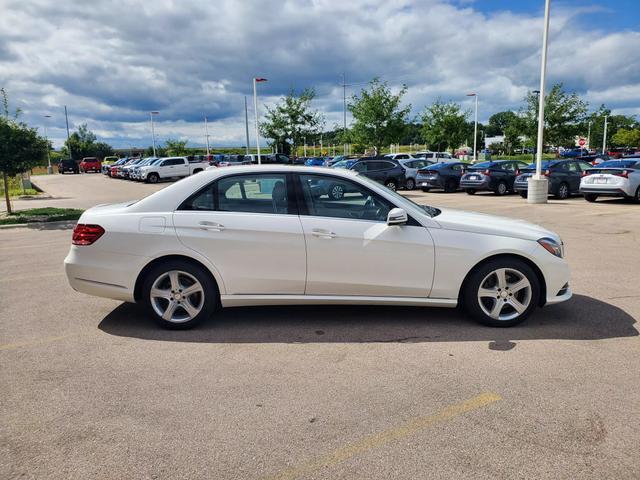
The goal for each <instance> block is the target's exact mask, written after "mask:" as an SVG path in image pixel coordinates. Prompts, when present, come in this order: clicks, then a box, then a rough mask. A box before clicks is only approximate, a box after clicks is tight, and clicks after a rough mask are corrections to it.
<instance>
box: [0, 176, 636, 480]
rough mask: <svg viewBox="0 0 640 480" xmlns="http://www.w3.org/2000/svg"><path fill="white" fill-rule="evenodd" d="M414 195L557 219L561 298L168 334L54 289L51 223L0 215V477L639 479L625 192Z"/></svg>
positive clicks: (230, 315) (285, 313)
mask: <svg viewBox="0 0 640 480" xmlns="http://www.w3.org/2000/svg"><path fill="white" fill-rule="evenodd" d="M62 178H63V179H62V180H60V179H58V178H55V182H61V183H56V185H57V186H58V187H59V188H62V189H64V191H65V192H66V196H67V197H69V198H70V199H72V198H79V197H78V195H84V193H83V192H90V193H91V195H93V196H92V197H89V198H80V199H79V200H78V202H77V203H75V204H73V205H70V206H85V205H88V204H90V203H91V202H92V201H94V200H92V199H95V201H94V203H99V202H103V201H105V198H107V197H109V198H110V199H111V200H114V201H115V200H125V199H127V198H131V193H132V190H131V189H134V190H135V189H136V188H138V187H140V186H139V185H133V184H129V183H126V182H119V181H111V180H109V179H106V178H103V177H101V176H97V175H96V176H86V175H85V176H80V177H79V176H76V177H71V176H69V177H62ZM52 181H53V178H52ZM52 185H53V184H52ZM54 188H56V187H54ZM145 188H147V187H144V186H142V189H145ZM118 189H122V190H121V191H120V193H118ZM142 189H140V190H139V192H141V193H142V192H143V190H142ZM144 191H145V192H147V190H144ZM137 192H138V191H134V192H133V193H137ZM411 195H412V196H413V197H415V199H416V200H418V201H421V202H428V203H431V204H435V205H447V206H457V207H460V208H467V209H469V208H473V209H475V210H479V211H484V212H489V213H502V214H505V215H509V216H518V217H523V218H527V219H529V220H533V221H536V222H539V223H542V224H544V225H546V226H549V227H551V228H553V229H555V230H557V231H558V232H559V233H560V234H561V235H562V236H563V238H564V239H565V241H566V243H567V255H568V258H569V261H570V262H571V264H572V266H573V269H574V279H573V282H572V283H573V286H574V289H575V292H576V296H575V298H574V299H573V300H572V301H570V302H568V303H566V304H563V305H557V306H553V307H549V308H546V309H544V310H541V311H540V312H538V313H537V314H536V315H535V316H534V317H533V318H531V319H530V321H529V322H528V323H526V324H524V325H522V326H520V327H516V328H512V329H490V328H485V327H481V326H479V325H476V324H475V323H473V322H471V321H470V320H469V319H467V318H466V317H465V316H464V315H463V314H461V313H459V312H457V311H451V310H440V309H419V308H380V307H376V308H361V307H357V308H356V307H322V308H318V307H313V308H312V307H295V308H294V307H290V308H275V307H274V308H238V309H229V310H226V311H224V312H222V313H221V314H220V316H219V317H218V318H217V319H215V320H213V321H211V322H209V323H208V324H206V325H204V326H203V327H202V328H200V329H197V330H193V331H187V332H169V331H163V330H158V329H156V328H155V326H154V325H152V324H151V323H149V321H148V320H146V319H145V318H144V316H143V315H141V312H140V310H139V309H138V308H137V307H136V306H133V305H126V304H121V303H119V302H115V301H111V300H106V299H98V298H92V297H88V296H84V295H82V294H79V293H76V292H74V291H72V290H71V289H70V288H69V287H68V285H67V283H66V280H65V278H64V274H63V270H62V259H63V258H64V256H65V254H66V252H67V250H68V246H69V237H70V231H69V230H55V229H54V230H36V229H15V230H4V231H0V272H2V275H1V276H0V362H1V364H2V368H1V369H0V385H2V388H1V389H0V409H1V412H2V428H1V429H0V478H39V479H40V478H52V479H59V478H72V479H86V478H92V479H99V478H105V479H111V478H160V479H164V478H166V479H176V478H184V479H199V478H202V479H211V478H215V479H260V478H279V479H293V478H304V479H321V478H322V479H337V478H344V479H359V478H361V479H389V478H411V479H413V478H435V479H452V478H455V479H483V478H487V479H489V478H491V479H496V478H497V479H512V478H536V479H538V478H549V479H557V478H567V479H569V478H571V479H573V478H580V479H603V478H612V479H637V478H640V460H639V459H638V448H637V447H638V445H639V444H640V417H639V416H638V413H637V412H638V411H639V410H640V389H638V385H639V384H640V368H639V367H640V348H639V347H640V343H639V337H638V324H637V321H638V319H640V292H638V289H637V285H638V284H640V255H638V254H637V252H638V247H639V245H640V215H638V213H639V210H640V207H639V206H636V205H629V204H625V203H622V202H618V201H609V202H603V203H602V204H600V203H598V204H596V205H591V204H587V203H586V202H584V200H581V199H572V200H568V201H563V202H554V203H552V204H549V205H546V206H535V207H527V206H526V203H525V202H524V201H523V200H522V199H520V197H514V196H510V197H507V198H495V197H492V196H484V195H476V196H475V197H468V196H467V195H465V194H453V195H444V194H438V193H429V194H422V193H413V194H411ZM135 196H139V195H135ZM135 196H134V197H135ZM98 197H99V198H98ZM116 197H119V198H116Z"/></svg>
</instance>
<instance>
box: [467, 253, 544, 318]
mask: <svg viewBox="0 0 640 480" xmlns="http://www.w3.org/2000/svg"><path fill="white" fill-rule="evenodd" d="M501 268H506V269H509V270H513V271H517V272H518V273H520V274H521V275H522V276H524V277H526V278H527V280H529V284H530V298H529V303H528V305H527V307H526V309H525V310H524V311H523V312H522V313H521V314H520V315H518V316H517V317H515V318H512V319H504V320H499V319H494V318H492V317H491V316H489V315H488V314H487V313H485V311H484V309H488V307H487V306H486V305H485V306H484V309H483V306H481V305H480V299H479V298H478V290H479V289H480V286H481V283H482V282H483V280H485V279H486V278H487V276H488V275H490V274H491V272H493V271H495V270H498V269H501ZM525 293H526V292H523V291H520V292H518V293H517V294H516V296H517V295H519V294H522V295H524V294H525ZM511 296H513V295H511ZM507 298H509V296H507ZM461 300H462V305H463V307H464V309H465V310H466V312H467V313H468V314H469V315H471V316H472V317H473V318H474V319H475V320H477V321H478V322H480V323H482V324H484V325H487V326H490V327H512V326H514V325H517V324H519V323H522V322H523V321H524V320H526V319H527V317H528V316H529V315H531V313H532V312H533V311H534V310H535V309H536V307H537V306H538V304H539V300H540V281H539V280H538V276H537V275H536V274H535V272H534V271H533V270H532V268H531V267H530V266H529V265H527V264H526V263H525V262H523V261H522V260H519V259H517V258H509V257H503V258H496V259H494V260H489V261H487V262H485V263H483V264H480V265H479V266H477V267H476V268H475V269H474V270H473V271H472V272H471V274H470V275H469V276H468V277H467V279H466V280H465V283H464V286H463V290H462V292H461ZM496 301H500V302H502V297H500V298H498V299H497V300H496ZM504 301H505V302H507V300H504ZM505 306H506V308H505V307H502V309H503V310H506V312H505V313H506V314H509V313H510V310H513V312H515V313H517V312H516V311H515V310H514V309H513V308H512V307H511V306H510V305H508V304H507V305H505Z"/></svg>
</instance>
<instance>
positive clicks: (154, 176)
mask: <svg viewBox="0 0 640 480" xmlns="http://www.w3.org/2000/svg"><path fill="white" fill-rule="evenodd" d="M158 180H160V177H159V176H158V174H157V173H150V174H149V176H148V177H147V181H148V182H149V183H158Z"/></svg>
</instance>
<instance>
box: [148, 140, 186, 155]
mask: <svg viewBox="0 0 640 480" xmlns="http://www.w3.org/2000/svg"><path fill="white" fill-rule="evenodd" d="M187 143H189V140H177V139H171V138H170V139H168V140H167V141H166V142H165V143H164V146H165V148H166V150H167V155H169V156H171V157H180V156H183V155H186V154H187ZM156 153H157V152H156Z"/></svg>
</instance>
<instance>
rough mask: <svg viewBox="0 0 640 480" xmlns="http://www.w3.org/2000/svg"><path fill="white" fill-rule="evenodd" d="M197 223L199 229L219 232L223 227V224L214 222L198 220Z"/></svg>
mask: <svg viewBox="0 0 640 480" xmlns="http://www.w3.org/2000/svg"><path fill="white" fill-rule="evenodd" d="M199 225H200V229H201V230H210V231H213V232H221V231H223V230H224V228H225V227H224V225H222V224H221V223H216V222H200V223H199Z"/></svg>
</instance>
